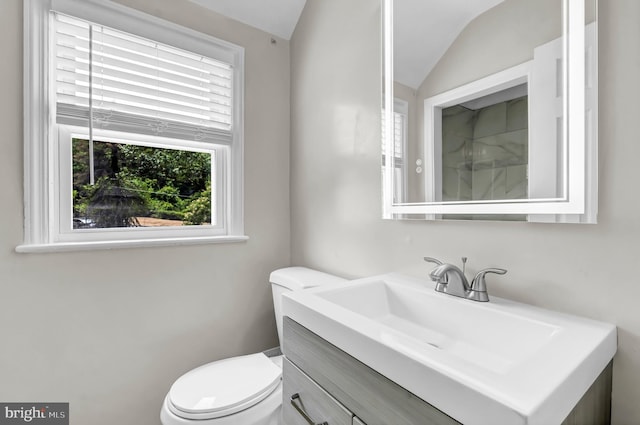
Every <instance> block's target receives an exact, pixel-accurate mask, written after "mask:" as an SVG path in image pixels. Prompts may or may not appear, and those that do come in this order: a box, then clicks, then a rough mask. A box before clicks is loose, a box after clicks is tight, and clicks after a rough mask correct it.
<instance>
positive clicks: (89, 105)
mask: <svg viewBox="0 0 640 425" xmlns="http://www.w3.org/2000/svg"><path fill="white" fill-rule="evenodd" d="M46 46H50V47H48V48H47V47H46ZM242 68H243V50H242V48H239V47H237V46H235V45H231V44H229V43H226V42H223V41H221V40H217V39H214V38H212V37H209V36H205V35H203V34H200V33H196V32H194V31H191V30H188V29H185V28H182V27H179V26H177V25H173V24H170V23H168V22H164V21H161V20H159V19H155V18H152V17H149V16H148V15H145V14H142V13H140V12H136V11H133V10H130V9H128V8H126V7H123V6H121V5H117V4H110V2H100V1H97V0H27V1H26V2H25V69H26V70H27V71H28V73H29V74H28V75H29V78H28V79H27V80H26V83H25V116H27V117H31V119H30V120H27V122H25V179H26V181H25V218H26V220H25V244H24V245H21V246H20V247H18V251H27V252H30V251H38V250H49V249H76V248H86V247H89V248H92V247H96V248H101V247H114V246H132V245H133V246H137V245H141V244H157V243H193V242H198V243H201V242H219V241H235V240H244V239H246V237H245V236H244V235H243V224H242V151H243V150H242V142H243V141H242V135H243V132H242V93H243V87H242V86H243V84H242V81H243V79H242V75H243V69H242Z"/></svg>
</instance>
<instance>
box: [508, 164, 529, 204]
mask: <svg viewBox="0 0 640 425" xmlns="http://www.w3.org/2000/svg"><path fill="white" fill-rule="evenodd" d="M527 193H528V190H527V166H526V165H514V166H512V167H507V168H506V176H505V199H525V198H527V197H528V195H527Z"/></svg>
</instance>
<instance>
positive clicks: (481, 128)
mask: <svg viewBox="0 0 640 425" xmlns="http://www.w3.org/2000/svg"><path fill="white" fill-rule="evenodd" d="M506 129H507V105H506V103H505V102H501V103H497V104H495V105H491V106H487V107H485V108H482V109H478V110H477V111H476V123H475V127H474V129H473V137H474V138H475V139H477V138H479V137H484V136H490V135H494V134H499V133H504V132H505V130H506Z"/></svg>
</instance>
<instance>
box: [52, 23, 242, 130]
mask: <svg viewBox="0 0 640 425" xmlns="http://www.w3.org/2000/svg"><path fill="white" fill-rule="evenodd" d="M52 13H53V18H54V19H53V20H54V26H55V51H56V54H55V70H54V73H55V75H54V76H53V77H54V79H55V93H56V94H55V96H56V122H58V123H60V124H70V125H78V126H83V127H89V128H100V129H107V130H115V131H124V132H134V133H142V134H150V135H159V136H163V137H171V138H177V139H185V140H197V141H204V142H216V143H220V142H222V143H231V140H232V130H233V128H232V127H233V124H234V123H233V122H232V121H233V120H232V116H233V115H232V113H233V109H232V108H233V98H232V94H233V86H232V84H233V78H232V76H233V67H232V65H231V64H228V63H224V62H222V61H218V60H215V59H211V58H207V57H204V56H201V55H198V54H195V53H191V52H187V51H185V50H181V49H178V48H175V47H172V46H168V45H164V44H161V43H157V42H154V41H150V40H148V39H145V38H142V37H138V36H135V35H131V34H127V33H124V32H121V31H118V30H114V29H111V28H108V27H105V26H102V25H96V24H93V23H90V22H87V21H84V20H81V19H77V18H73V17H70V16H67V15H63V14H60V13H56V12H52Z"/></svg>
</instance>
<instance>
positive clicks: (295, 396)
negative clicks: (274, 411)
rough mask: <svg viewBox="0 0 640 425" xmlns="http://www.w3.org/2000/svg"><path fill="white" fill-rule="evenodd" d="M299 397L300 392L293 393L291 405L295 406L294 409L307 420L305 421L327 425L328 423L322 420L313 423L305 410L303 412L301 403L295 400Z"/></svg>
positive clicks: (313, 424) (317, 424) (312, 423)
mask: <svg viewBox="0 0 640 425" xmlns="http://www.w3.org/2000/svg"><path fill="white" fill-rule="evenodd" d="M299 398H300V394H298V393H295V394H294V395H292V396H291V404H292V405H293V407H295V409H296V410H297V411H298V413H300V415H301V416H302V417H303V418H304V420H305V421H307V423H308V424H309V425H329V423H327V422H326V421H325V422H322V423H315V422H314V421H313V419H311V418H310V417H309V414H308V413H307V412H305V410H304V408H303V407H302V405H300V404H298V403H297V400H298V399H299Z"/></svg>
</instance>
